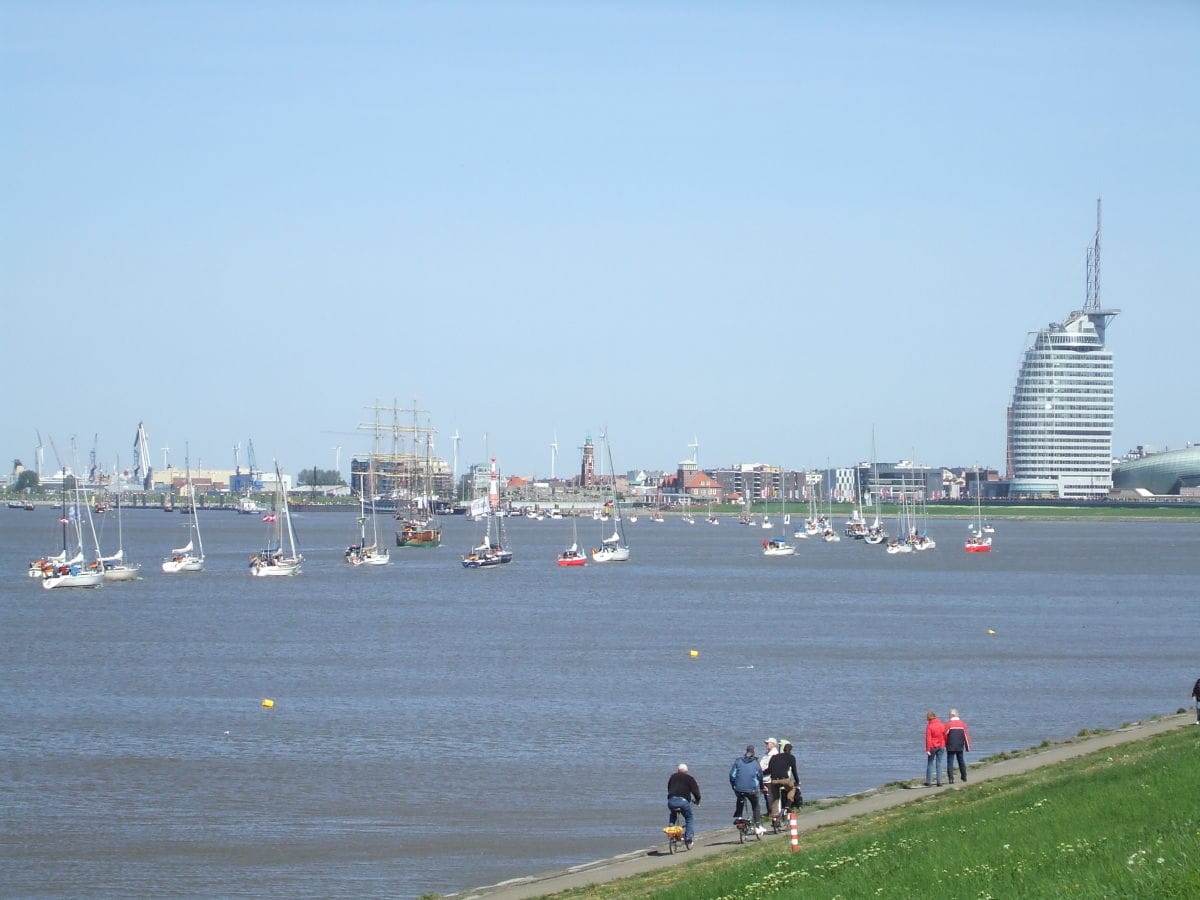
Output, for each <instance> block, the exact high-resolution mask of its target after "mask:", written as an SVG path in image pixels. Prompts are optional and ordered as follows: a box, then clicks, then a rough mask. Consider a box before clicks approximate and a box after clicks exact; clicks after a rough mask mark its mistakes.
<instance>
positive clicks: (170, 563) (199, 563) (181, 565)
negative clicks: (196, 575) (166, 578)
mask: <svg viewBox="0 0 1200 900" xmlns="http://www.w3.org/2000/svg"><path fill="white" fill-rule="evenodd" d="M203 569H204V560H203V559H201V558H200V557H198V556H183V557H173V558H172V559H164V560H163V562H162V570H163V571H164V572H166V573H167V574H168V575H175V574H177V573H179V572H200V571H202V570H203Z"/></svg>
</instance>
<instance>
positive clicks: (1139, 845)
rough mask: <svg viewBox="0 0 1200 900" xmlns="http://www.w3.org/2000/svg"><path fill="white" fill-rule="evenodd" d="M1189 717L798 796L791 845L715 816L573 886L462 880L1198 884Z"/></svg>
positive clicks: (697, 893)
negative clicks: (911, 785) (749, 833)
mask: <svg viewBox="0 0 1200 900" xmlns="http://www.w3.org/2000/svg"><path fill="white" fill-rule="evenodd" d="M1194 721H1195V719H1194V716H1193V715H1192V714H1190V713H1189V714H1188V715H1187V716H1186V717H1185V716H1182V715H1177V716H1172V717H1169V718H1166V719H1162V720H1156V721H1155V722H1152V723H1146V724H1142V725H1138V726H1133V727H1127V728H1124V729H1121V730H1120V731H1117V732H1105V733H1103V734H1098V735H1088V736H1086V737H1085V738H1081V739H1076V740H1074V741H1071V742H1067V743H1064V744H1058V745H1049V746H1044V747H1042V748H1035V750H1033V751H1026V752H1024V753H1021V754H1016V755H1009V756H1006V757H1003V758H997V759H995V760H991V761H988V762H985V763H983V764H981V765H979V766H978V767H972V772H971V781H970V782H969V783H967V784H966V785H961V784H960V785H956V786H955V787H953V788H942V789H932V790H930V789H925V788H918V789H915V790H909V789H905V788H904V787H901V786H889V787H888V788H886V789H883V790H881V791H880V792H877V793H875V794H873V795H872V796H870V797H864V798H859V799H854V800H852V801H851V802H848V803H844V804H841V805H838V806H832V807H828V808H825V809H821V810H808V809H806V811H805V813H804V814H803V816H802V819H804V820H807V822H805V823H804V824H803V825H802V828H803V829H804V830H803V832H802V834H801V836H800V850H799V852H796V853H792V852H789V845H788V838H787V836H786V835H782V836H779V837H773V836H768V837H767V838H766V839H765V840H764V841H763V842H762V843H761V844H751V845H745V846H740V845H738V843H737V838H736V836H734V835H732V833H730V832H728V831H720V832H701V833H700V835H699V839H700V844H701V845H703V846H702V847H701V846H698V848H697V849H698V850H703V851H704V852H701V853H698V852H697V850H693V851H692V852H691V853H688V854H683V855H682V856H680V855H678V854H677V855H676V856H674V857H667V856H665V855H659V854H660V852H661V851H660V850H659V849H657V848H656V849H653V850H650V851H639V852H638V853H637V854H630V855H629V857H627V858H622V860H624V862H622V861H621V860H617V861H612V865H611V866H609V867H607V871H606V872H603V873H598V872H596V871H595V870H592V872H591V876H592V877H591V879H590V880H593V881H594V880H596V876H597V875H598V874H599V875H601V880H600V883H593V884H589V885H588V886H586V887H581V888H575V889H571V890H567V891H562V892H560V893H553V892H554V891H556V890H559V889H560V888H562V887H566V886H567V884H566V883H565V881H569V880H570V879H571V878H578V877H579V876H580V875H583V876H584V877H586V876H587V875H588V873H587V872H586V871H585V872H574V873H560V874H559V875H557V876H550V877H547V878H545V879H538V880H534V881H532V882H526V883H524V884H522V885H518V884H511V885H508V886H495V887H493V888H490V889H483V890H480V891H476V892H470V893H469V894H468V895H467V896H482V897H491V898H499V897H517V896H524V897H530V896H549V895H553V896H555V897H561V898H571V900H597V898H616V897H621V898H625V897H655V898H679V900H683V898H688V900H692V898H729V900H733V898H737V900H741V898H754V897H822V898H833V897H841V898H858V897H894V898H909V897H945V898H986V897H995V898H1010V897H1011V898H1026V897H1064V896H1065V897H1113V898H1117V897H1121V898H1125V897H1200V727H1196V726H1194V725H1193V726H1191V727H1184V726H1185V725H1187V724H1188V723H1190V722H1194ZM1080 754H1084V755H1080ZM826 819H828V822H826V821H825V820H826ZM668 861H669V862H668ZM647 863H650V865H649V870H648V871H647V865H646V864H647ZM670 863H677V864H670ZM583 868H585V869H586V868H587V867H583ZM623 869H626V870H628V869H636V870H639V871H641V872H642V874H638V875H633V876H631V877H624V878H622V877H620V876H621V875H622V874H625V873H624V872H623V871H622V870H623ZM577 883H581V884H582V883H586V882H584V881H578V882H577Z"/></svg>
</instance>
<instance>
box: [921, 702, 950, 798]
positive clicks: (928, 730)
mask: <svg viewBox="0 0 1200 900" xmlns="http://www.w3.org/2000/svg"><path fill="white" fill-rule="evenodd" d="M945 764H946V725H945V723H944V722H942V720H941V719H939V718H938V717H937V713H935V712H934V711H933V710H932V709H931V710H929V712H927V713H925V787H933V786H934V784H935V782H934V780H933V777H934V773H935V772H936V774H937V782H936V784H937V787H941V786H942V770H943V767H944V766H945Z"/></svg>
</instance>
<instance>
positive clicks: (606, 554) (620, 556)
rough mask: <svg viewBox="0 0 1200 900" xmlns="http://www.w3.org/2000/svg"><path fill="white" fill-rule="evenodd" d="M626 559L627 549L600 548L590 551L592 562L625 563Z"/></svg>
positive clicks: (627, 556)
mask: <svg viewBox="0 0 1200 900" xmlns="http://www.w3.org/2000/svg"><path fill="white" fill-rule="evenodd" d="M628 559H629V548H628V547H601V548H600V549H598V550H593V551H592V562H598V563H599V562H625V561H627V560H628Z"/></svg>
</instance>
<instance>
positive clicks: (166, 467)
mask: <svg viewBox="0 0 1200 900" xmlns="http://www.w3.org/2000/svg"><path fill="white" fill-rule="evenodd" d="M162 452H163V470H164V471H165V470H167V469H169V468H170V466H169V465H167V454H168V453H170V452H171V448H170V447H163V448H162Z"/></svg>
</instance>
